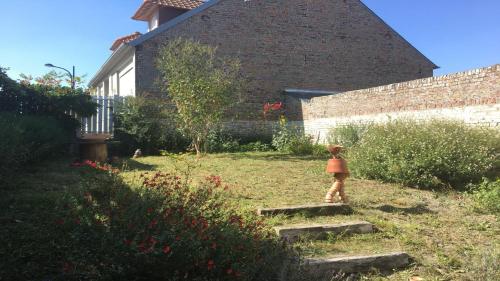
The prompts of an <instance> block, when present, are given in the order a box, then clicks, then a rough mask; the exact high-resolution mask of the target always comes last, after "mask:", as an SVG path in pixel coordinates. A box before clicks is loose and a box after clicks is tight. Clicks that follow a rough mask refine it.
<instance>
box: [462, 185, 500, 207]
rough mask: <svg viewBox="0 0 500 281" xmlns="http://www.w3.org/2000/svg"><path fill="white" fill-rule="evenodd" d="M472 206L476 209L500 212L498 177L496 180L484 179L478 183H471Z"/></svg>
mask: <svg viewBox="0 0 500 281" xmlns="http://www.w3.org/2000/svg"><path fill="white" fill-rule="evenodd" d="M469 189H470V190H471V191H472V198H473V199H474V201H475V203H474V208H475V209H476V210H478V211H485V212H491V213H495V214H500V178H498V179H497V180H496V181H490V180H488V179H484V180H483V182H482V183H480V184H478V185H471V186H469Z"/></svg>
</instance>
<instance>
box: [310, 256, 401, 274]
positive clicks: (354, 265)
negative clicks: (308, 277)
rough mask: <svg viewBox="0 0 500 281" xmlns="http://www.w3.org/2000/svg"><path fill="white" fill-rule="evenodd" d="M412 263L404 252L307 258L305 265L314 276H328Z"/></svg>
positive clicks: (395, 267) (385, 269) (384, 269)
mask: <svg viewBox="0 0 500 281" xmlns="http://www.w3.org/2000/svg"><path fill="white" fill-rule="evenodd" d="M409 264H410V256H409V255H408V254H407V253H404V252H395V253H388V254H378V255H370V256H350V257H338V258H331V259H307V260H305V266H306V268H307V270H308V272H309V273H311V274H313V275H314V276H328V275H331V274H335V273H338V272H342V273H355V272H356V273H357V272H368V271H371V270H378V271H382V272H383V271H387V272H388V271H392V270H394V269H397V268H403V267H406V266H408V265H409Z"/></svg>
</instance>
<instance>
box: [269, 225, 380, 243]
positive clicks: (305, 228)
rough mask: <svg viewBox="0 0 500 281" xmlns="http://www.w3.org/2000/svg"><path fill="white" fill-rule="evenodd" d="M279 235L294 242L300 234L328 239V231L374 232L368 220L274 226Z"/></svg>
mask: <svg viewBox="0 0 500 281" xmlns="http://www.w3.org/2000/svg"><path fill="white" fill-rule="evenodd" d="M274 229H275V231H276V233H277V234H278V236H280V237H282V238H284V239H286V240H287V241H290V242H293V241H295V240H297V239H298V238H299V237H300V236H307V237H308V238H310V239H326V238H327V237H328V233H333V234H363V233H372V232H373V224H371V223H369V222H366V221H357V222H348V223H341V224H318V225H290V226H280V227H275V228H274Z"/></svg>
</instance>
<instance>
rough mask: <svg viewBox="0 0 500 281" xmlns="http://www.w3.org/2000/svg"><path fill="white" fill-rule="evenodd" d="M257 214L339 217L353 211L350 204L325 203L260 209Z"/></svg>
mask: <svg viewBox="0 0 500 281" xmlns="http://www.w3.org/2000/svg"><path fill="white" fill-rule="evenodd" d="M257 213H258V214H259V215H261V216H273V215H278V214H284V215H293V214H298V213H303V214H305V215H320V216H321V215H338V214H345V215H347V214H351V213H352V209H351V207H350V206H349V205H348V204H342V203H335V204H330V203H324V204H315V205H301V206H290V207H281V208H262V209H258V210H257Z"/></svg>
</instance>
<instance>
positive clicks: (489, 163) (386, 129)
mask: <svg viewBox="0 0 500 281" xmlns="http://www.w3.org/2000/svg"><path fill="white" fill-rule="evenodd" d="M352 131H354V129H351V130H346V132H347V133H349V134H348V135H347V137H349V136H350V135H352V134H351V132H352ZM337 135H338V134H337ZM345 138H346V137H345ZM350 139H353V138H350ZM499 152H500V137H499V132H498V131H495V130H492V129H487V128H480V127H471V126H467V125H465V124H464V123H460V122H455V121H445V120H432V121H426V122H416V121H410V120H403V121H392V122H389V123H385V124H373V125H370V126H369V127H367V128H366V129H363V134H362V137H361V138H360V139H359V140H357V141H356V143H355V144H353V145H352V147H351V148H350V150H349V153H348V158H349V164H350V167H351V170H352V172H353V175H354V176H357V177H360V178H367V179H377V180H381V181H384V182H395V183H401V184H404V185H408V186H413V187H420V188H431V189H442V188H446V187H452V188H458V189H460V188H463V187H465V186H466V185H467V184H469V183H477V182H479V181H480V180H481V179H482V178H483V177H488V176H490V177H491V176H492V173H494V171H495V170H496V169H497V168H498V160H499V157H498V155H499Z"/></svg>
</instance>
